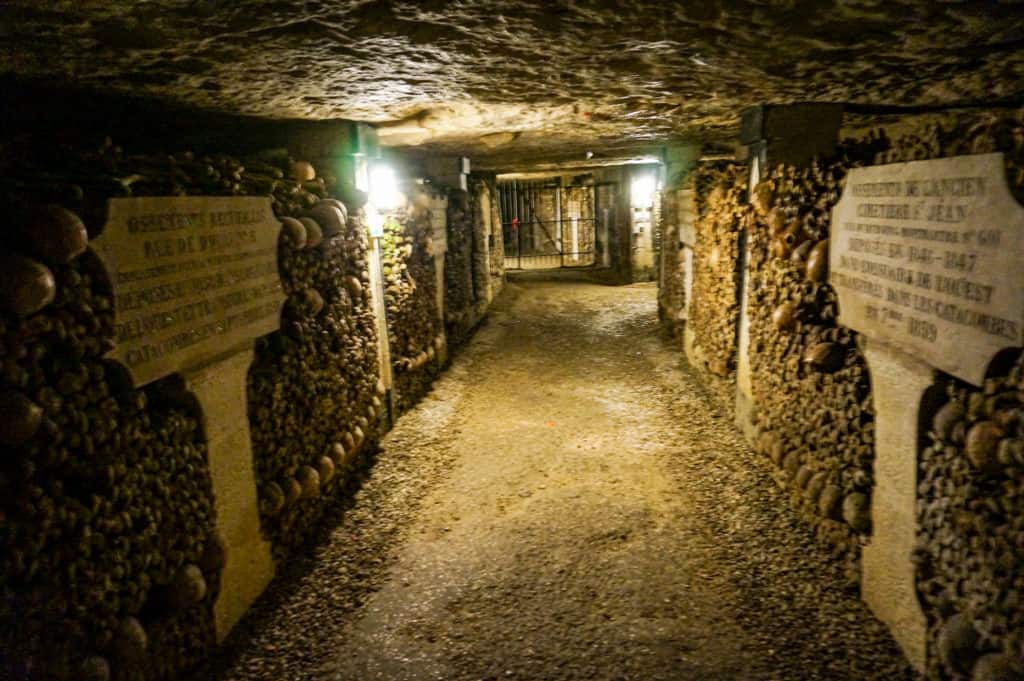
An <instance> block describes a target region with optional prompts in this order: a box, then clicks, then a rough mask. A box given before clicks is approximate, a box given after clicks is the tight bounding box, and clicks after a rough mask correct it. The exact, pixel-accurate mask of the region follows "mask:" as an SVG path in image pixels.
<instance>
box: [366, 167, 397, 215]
mask: <svg viewBox="0 0 1024 681" xmlns="http://www.w3.org/2000/svg"><path fill="white" fill-rule="evenodd" d="M369 201H370V203H371V204H373V207H374V208H376V209H378V210H381V211H384V212H387V211H389V210H394V209H395V208H398V206H399V205H401V203H402V195H401V194H400V193H399V192H398V180H397V179H396V178H395V171H394V169H393V168H391V166H386V165H380V164H377V165H374V166H373V167H372V168H371V169H370V196H369Z"/></svg>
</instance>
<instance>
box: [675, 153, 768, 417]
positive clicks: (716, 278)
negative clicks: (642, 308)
mask: <svg viewBox="0 0 1024 681" xmlns="http://www.w3.org/2000/svg"><path fill="white" fill-rule="evenodd" d="M692 181H693V185H694V191H695V205H696V220H695V224H694V245H693V260H692V262H693V271H692V274H691V275H690V276H691V277H692V278H693V283H692V287H691V291H692V298H691V300H690V301H689V310H688V315H687V322H686V326H685V329H684V342H683V346H684V350H685V352H686V356H687V358H688V359H689V360H690V363H691V364H692V365H693V366H694V367H695V368H697V369H698V370H699V371H701V372H702V373H703V375H704V376H705V378H706V379H707V381H708V383H709V385H710V387H711V388H712V390H713V393H714V395H715V397H716V399H717V400H718V401H719V402H720V403H721V405H723V406H725V407H726V408H727V409H730V410H731V409H732V401H733V396H732V394H733V391H734V389H735V380H736V342H737V325H738V323H739V311H740V309H739V306H740V298H739V293H740V292H739V288H740V285H741V282H742V265H741V261H740V250H741V247H742V240H741V238H742V236H743V234H744V232H745V230H746V229H747V224H748V222H749V221H750V219H751V215H750V211H749V208H748V205H747V202H746V194H747V178H746V169H745V167H744V166H741V165H737V164H732V163H718V162H713V163H701V164H699V165H698V166H697V168H696V170H694V173H693V180H692Z"/></svg>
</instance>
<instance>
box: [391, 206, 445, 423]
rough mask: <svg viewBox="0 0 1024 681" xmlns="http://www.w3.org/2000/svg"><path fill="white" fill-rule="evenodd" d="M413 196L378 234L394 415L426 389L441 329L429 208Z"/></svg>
mask: <svg viewBox="0 0 1024 681" xmlns="http://www.w3.org/2000/svg"><path fill="white" fill-rule="evenodd" d="M426 204H427V202H426V201H419V200H414V202H413V203H412V204H411V205H410V206H409V207H408V208H406V209H402V210H399V211H397V212H396V213H394V214H392V215H391V216H389V217H388V218H387V219H386V220H385V223H384V236H383V237H382V238H381V262H382V269H383V274H384V302H385V306H386V308H387V320H388V336H389V343H390V347H391V363H392V367H393V369H394V377H395V378H394V380H395V383H394V390H395V402H396V404H397V406H398V412H399V414H401V413H403V412H405V411H407V410H408V409H409V408H410V407H412V405H414V404H415V403H416V402H417V401H418V400H419V399H420V397H422V396H423V395H424V394H426V392H427V391H428V390H429V389H430V384H431V382H432V381H433V380H434V378H435V377H436V376H437V373H438V371H439V370H440V369H439V367H438V363H437V361H436V360H437V355H438V352H440V351H441V350H442V349H443V348H444V343H445V339H444V333H443V331H444V330H443V327H442V324H441V320H440V313H439V311H438V309H437V275H436V273H435V263H434V255H433V237H432V224H431V216H430V211H429V210H428V209H427V208H425V207H423V206H425V205H426Z"/></svg>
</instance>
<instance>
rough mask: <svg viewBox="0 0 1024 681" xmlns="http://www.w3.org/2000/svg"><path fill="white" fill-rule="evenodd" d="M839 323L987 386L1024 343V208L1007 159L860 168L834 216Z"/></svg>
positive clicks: (988, 157)
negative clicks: (1001, 357)
mask: <svg viewBox="0 0 1024 681" xmlns="http://www.w3.org/2000/svg"><path fill="white" fill-rule="evenodd" d="M830 249H831V252H830V262H829V268H830V274H829V282H830V283H831V284H832V286H833V287H835V289H836V292H837V294H838V296H839V322H840V323H841V324H843V325H845V326H848V327H850V328H853V329H856V330H857V331H860V332H862V333H864V334H865V335H866V336H868V337H869V338H872V339H875V340H879V341H884V342H886V343H889V344H892V345H894V346H896V347H898V348H900V349H901V350H903V351H904V352H907V353H909V354H912V355H914V356H915V357H919V358H921V359H922V360H923V361H925V362H926V363H928V364H930V365H931V366H933V367H936V368H938V369H941V370H943V371H945V372H946V373H949V374H951V375H953V376H956V377H958V378H961V379H963V380H965V381H968V382H970V383H973V384H975V385H980V384H981V383H982V381H983V379H984V376H985V370H986V367H987V366H988V364H989V362H990V361H991V359H992V357H993V356H995V354H996V353H998V352H999V351H1000V350H1003V349H1004V348H1008V347H1016V346H1020V345H1022V344H1024V208H1022V207H1021V206H1020V205H1019V204H1018V203H1017V202H1016V201H1015V200H1014V198H1013V196H1012V194H1011V193H1010V190H1009V187H1008V185H1007V181H1006V171H1005V169H1004V162H1003V155H1002V154H977V155H971V156H957V157H954V158H946V159H936V160H931V161H915V162H912V163H898V164H893V165H885V166H873V167H869V168H854V169H853V170H851V171H850V174H849V175H848V176H847V179H846V186H845V189H844V192H843V196H842V199H841V200H840V202H839V203H838V205H836V207H835V209H834V210H833V213H832V238H831V241H830Z"/></svg>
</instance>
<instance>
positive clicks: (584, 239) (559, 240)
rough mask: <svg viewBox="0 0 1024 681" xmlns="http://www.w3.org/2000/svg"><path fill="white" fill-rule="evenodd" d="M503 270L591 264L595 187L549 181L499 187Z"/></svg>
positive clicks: (594, 231) (514, 181) (517, 183)
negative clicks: (503, 247) (503, 258)
mask: <svg viewBox="0 0 1024 681" xmlns="http://www.w3.org/2000/svg"><path fill="white" fill-rule="evenodd" d="M498 199H499V210H500V211H501V231H502V234H503V236H504V240H505V268H506V269H520V270H523V269H553V268H559V267H586V266H589V265H593V264H594V241H595V236H596V230H595V227H596V220H595V216H596V215H597V210H596V205H595V204H596V201H595V193H594V187H593V186H592V185H583V186H562V185H561V184H560V183H558V182H552V181H551V180H537V181H532V182H531V181H526V182H521V181H516V180H512V181H507V182H499V183H498Z"/></svg>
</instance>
